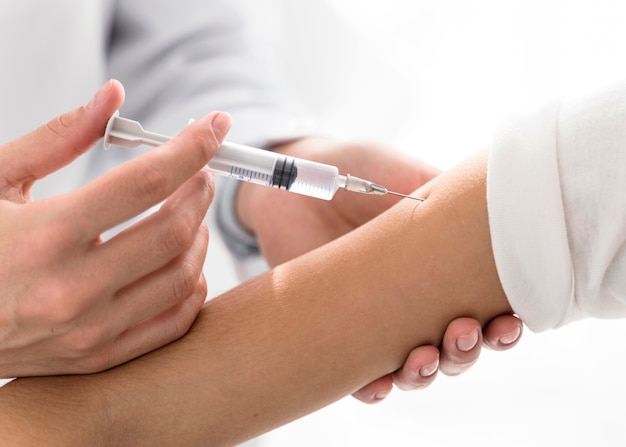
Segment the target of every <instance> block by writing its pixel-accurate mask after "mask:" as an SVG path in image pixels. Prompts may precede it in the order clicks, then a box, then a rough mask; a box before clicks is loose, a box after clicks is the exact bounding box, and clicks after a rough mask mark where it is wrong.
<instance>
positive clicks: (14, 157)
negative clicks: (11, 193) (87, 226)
mask: <svg viewBox="0 0 626 447" xmlns="http://www.w3.org/2000/svg"><path fill="white" fill-rule="evenodd" d="M123 102H124V88H123V87H122V84H120V83H119V82H118V81H115V80H110V81H108V82H107V83H106V84H104V85H103V86H102V87H101V88H100V90H98V92H97V93H96V94H95V95H94V97H93V98H92V99H91V101H90V102H89V103H88V104H87V105H86V106H83V107H79V108H77V109H75V110H72V111H71V112H68V113H65V114H63V115H60V116H58V117H56V118H54V119H53V120H52V121H50V122H48V123H47V124H45V125H43V126H41V127H39V128H38V129H36V130H34V131H32V132H30V133H28V134H26V135H24V136H22V137H20V138H17V139H16V140H13V141H11V142H9V143H6V144H4V145H2V146H0V190H4V189H6V187H7V185H10V186H11V187H13V188H21V189H22V190H23V192H24V193H26V192H27V191H28V190H29V189H30V187H31V186H32V184H33V183H34V182H35V181H36V180H39V179H41V178H43V177H45V176H46V175H48V174H51V173H53V172H55V171H57V170H59V169H60V168H62V167H63V166H65V165H67V164H69V163H71V162H72V161H73V160H75V159H76V158H77V157H78V156H79V155H81V154H82V153H84V152H86V151H87V150H88V149H90V148H91V147H92V146H93V145H94V144H95V143H96V141H98V140H99V139H100V138H101V137H102V135H103V134H104V129H105V127H106V124H107V121H108V119H109V117H110V116H111V115H112V114H113V113H114V112H115V111H116V110H117V109H119V108H120V106H121V105H122V103H123Z"/></svg>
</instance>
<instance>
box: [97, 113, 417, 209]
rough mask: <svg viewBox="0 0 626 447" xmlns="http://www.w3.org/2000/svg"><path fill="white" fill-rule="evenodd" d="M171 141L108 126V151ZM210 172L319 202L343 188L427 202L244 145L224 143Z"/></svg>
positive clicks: (136, 127) (125, 123)
mask: <svg viewBox="0 0 626 447" xmlns="http://www.w3.org/2000/svg"><path fill="white" fill-rule="evenodd" d="M170 139H171V137H168V136H166V135H161V134H158V133H154V132H148V131H146V130H144V129H143V127H142V126H141V124H140V123H139V122H137V121H133V120H129V119H126V118H122V117H120V116H119V114H118V113H117V112H116V113H115V114H114V115H113V116H112V117H111V118H110V119H109V123H108V124H107V128H106V131H105V134H104V147H105V148H108V147H109V146H110V145H111V144H114V145H117V146H121V147H125V148H128V149H133V148H135V147H137V146H139V145H141V144H146V145H148V146H159V145H161V144H163V143H165V142H167V141H168V140H170ZM208 167H209V169H210V170H211V171H212V172H214V173H216V174H220V175H224V176H227V177H231V178H234V179H237V180H241V181H247V182H252V183H257V184H260V185H265V186H270V187H274V188H279V189H285V190H287V191H290V192H295V193H298V194H304V195H307V196H311V197H317V198H318V199H324V200H330V199H332V198H333V196H334V195H335V193H336V192H337V190H338V189H339V188H343V189H344V190H346V191H354V192H360V193H364V194H375V195H385V194H393V195H396V196H401V197H406V198H409V199H414V200H420V201H424V199H423V198H420V197H413V196H407V195H405V194H401V193H398V192H393V191H389V190H387V188H385V187H384V186H381V185H377V184H376V183H373V182H370V181H368V180H363V179H360V178H358V177H353V176H351V175H350V174H348V175H345V176H344V175H340V174H339V170H338V169H337V167H335V166H331V165H327V164H323V163H317V162H314V161H309V160H303V159H301V158H294V157H290V156H287V155H283V154H279V153H276V152H272V151H267V150H263V149H257V148H253V147H249V146H243V145H241V144H234V143H228V142H226V141H225V142H223V143H222V145H221V146H220V147H219V149H218V150H217V152H216V154H215V156H214V157H213V158H212V159H211V160H210V161H209V164H208Z"/></svg>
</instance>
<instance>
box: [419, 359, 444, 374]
mask: <svg viewBox="0 0 626 447" xmlns="http://www.w3.org/2000/svg"><path fill="white" fill-rule="evenodd" d="M437 368H439V361H437V362H433V363H431V364H430V365H425V366H422V367H421V369H420V376H422V377H430V376H432V375H433V374H435V372H437Z"/></svg>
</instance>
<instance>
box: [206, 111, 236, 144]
mask: <svg viewBox="0 0 626 447" xmlns="http://www.w3.org/2000/svg"><path fill="white" fill-rule="evenodd" d="M209 118H210V120H211V127H212V128H213V133H215V137H216V138H217V140H218V141H219V142H220V143H221V142H222V141H223V140H224V137H225V136H226V134H227V133H228V131H229V130H230V127H231V124H232V117H231V116H230V114H229V113H227V112H213V113H211V114H210V115H209Z"/></svg>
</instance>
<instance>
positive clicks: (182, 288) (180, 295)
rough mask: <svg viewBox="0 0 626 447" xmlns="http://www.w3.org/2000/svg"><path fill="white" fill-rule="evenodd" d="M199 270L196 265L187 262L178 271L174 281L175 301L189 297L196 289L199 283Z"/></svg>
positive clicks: (173, 293)
mask: <svg viewBox="0 0 626 447" xmlns="http://www.w3.org/2000/svg"><path fill="white" fill-rule="evenodd" d="M198 277H199V272H198V268H196V267H195V266H194V265H192V264H190V263H188V262H185V263H183V264H182V265H181V266H180V268H179V269H178V271H177V272H176V277H175V278H174V280H173V281H172V297H173V299H174V300H175V302H180V301H182V300H184V299H185V298H188V297H189V296H190V295H191V294H192V293H193V292H194V290H195V288H196V284H197V283H198Z"/></svg>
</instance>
